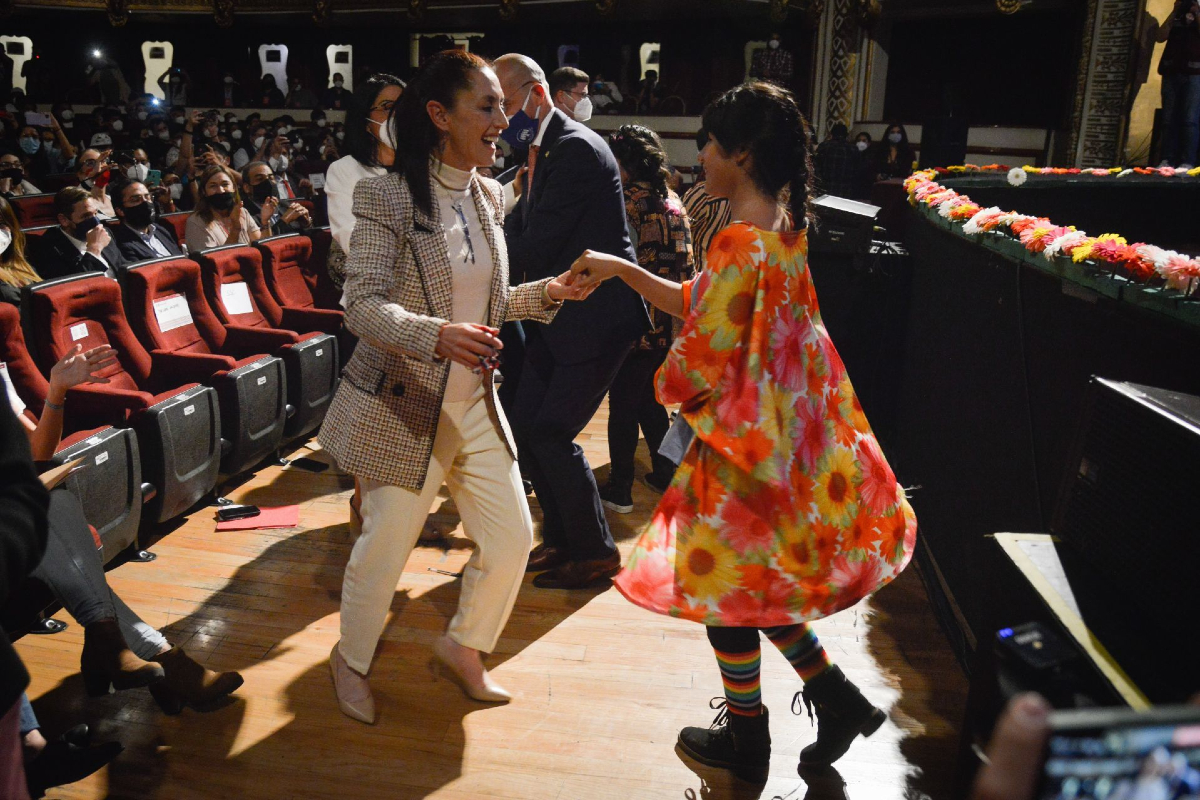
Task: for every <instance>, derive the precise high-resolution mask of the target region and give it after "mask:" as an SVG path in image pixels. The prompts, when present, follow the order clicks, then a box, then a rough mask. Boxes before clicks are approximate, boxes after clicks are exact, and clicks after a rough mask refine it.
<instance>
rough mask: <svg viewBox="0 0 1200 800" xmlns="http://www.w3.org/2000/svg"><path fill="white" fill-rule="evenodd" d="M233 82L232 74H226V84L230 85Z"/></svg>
mask: <svg viewBox="0 0 1200 800" xmlns="http://www.w3.org/2000/svg"><path fill="white" fill-rule="evenodd" d="M232 83H233V78H232V77H231V76H229V75H226V76H225V85H226V86H229V85H230V84H232Z"/></svg>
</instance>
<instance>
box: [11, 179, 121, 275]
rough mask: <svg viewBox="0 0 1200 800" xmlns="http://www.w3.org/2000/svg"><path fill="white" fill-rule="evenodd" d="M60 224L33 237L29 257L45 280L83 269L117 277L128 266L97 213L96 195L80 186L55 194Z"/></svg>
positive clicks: (67, 188)
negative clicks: (118, 272) (118, 271)
mask: <svg viewBox="0 0 1200 800" xmlns="http://www.w3.org/2000/svg"><path fill="white" fill-rule="evenodd" d="M54 210H55V211H56V212H57V213H58V227H57V228H51V229H50V230H48V231H46V232H45V233H44V234H42V235H41V236H39V237H36V238H34V239H33V240H32V241H30V245H29V261H30V263H31V264H33V267H34V269H36V270H37V271H38V274H39V275H41V276H42V277H43V278H45V279H46V280H50V279H51V278H62V277H64V276H66V275H75V274H78V273H81V272H103V273H104V274H105V275H107V276H109V277H110V278H115V277H116V274H117V270H119V269H123V268H124V267H125V263H126V262H125V259H124V258H123V257H122V256H121V251H120V249H118V248H117V243H116V242H114V241H113V240H112V237H111V236H110V235H109V233H108V229H107V228H106V227H105V226H104V224H103V223H102V222H101V221H100V218H99V217H98V216H97V211H98V207H97V203H96V199H95V198H94V197H92V195H91V194H90V193H89V192H88V191H87V190H86V189H83V188H81V187H79V186H68V187H66V188H64V189H60V190H59V192H58V194H56V195H54Z"/></svg>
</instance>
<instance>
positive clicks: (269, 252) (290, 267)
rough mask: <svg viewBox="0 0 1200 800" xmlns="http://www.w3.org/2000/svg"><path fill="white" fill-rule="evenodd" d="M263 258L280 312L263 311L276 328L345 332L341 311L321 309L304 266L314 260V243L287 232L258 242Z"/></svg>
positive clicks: (268, 283)
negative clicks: (315, 299)
mask: <svg viewBox="0 0 1200 800" xmlns="http://www.w3.org/2000/svg"><path fill="white" fill-rule="evenodd" d="M254 247H255V248H256V249H257V250H258V251H259V255H260V256H261V257H262V273H263V278H264V279H265V280H266V283H267V287H268V288H269V289H270V290H271V298H272V299H273V300H274V301H275V302H276V304H277V307H278V309H279V310H278V311H275V310H274V309H272V308H271V307H270V306H269V305H268V306H266V307H264V308H263V312H264V313H265V314H266V316H267V319H268V320H269V321H270V322H271V323H272V324H273V325H275V326H277V327H280V328H287V329H289V330H297V331H305V332H307V331H320V332H321V333H328V334H332V335H334V336H336V335H337V334H338V333H339V332H341V330H342V321H343V317H344V314H343V313H342V311H341V309H336V310H335V309H328V308H318V307H317V305H316V303H315V302H314V300H313V293H312V289H311V288H310V287H309V284H308V280H307V279H306V276H305V272H304V266H305V265H306V264H307V263H308V262H309V261H310V260H311V259H312V249H313V248H312V241H311V240H310V239H309V238H308V237H307V236H304V235H301V234H299V233H285V234H283V235H282V236H271V237H268V238H266V239H260V240H258V241H257V242H255V244H254Z"/></svg>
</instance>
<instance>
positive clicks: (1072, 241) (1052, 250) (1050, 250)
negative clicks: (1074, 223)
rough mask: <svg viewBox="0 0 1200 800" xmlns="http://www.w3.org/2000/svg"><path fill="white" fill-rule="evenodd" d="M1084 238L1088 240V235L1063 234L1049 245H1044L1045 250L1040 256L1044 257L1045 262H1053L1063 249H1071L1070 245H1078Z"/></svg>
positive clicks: (1075, 232)
mask: <svg viewBox="0 0 1200 800" xmlns="http://www.w3.org/2000/svg"><path fill="white" fill-rule="evenodd" d="M1086 238H1088V235H1087V234H1086V233H1084V232H1083V231H1071V232H1070V233H1064V234H1063V235H1062V236H1059V237H1058V238H1057V239H1055V240H1054V241H1052V242H1051V243H1050V244H1048V245H1046V249H1045V250H1043V251H1042V255H1043V256H1045V257H1046V260H1047V261H1053V260H1054V259H1055V258H1057V257H1058V256H1061V255H1062V253H1063V248H1064V247H1071V246H1072V245H1076V244H1079V243H1080V242H1082V241H1083V240H1084V239H1086Z"/></svg>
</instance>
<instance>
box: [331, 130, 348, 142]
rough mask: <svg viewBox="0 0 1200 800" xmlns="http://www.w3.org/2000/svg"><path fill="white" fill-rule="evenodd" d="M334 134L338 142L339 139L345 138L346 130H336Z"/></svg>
mask: <svg viewBox="0 0 1200 800" xmlns="http://www.w3.org/2000/svg"><path fill="white" fill-rule="evenodd" d="M334 136H336V137H337V139H338V141H339V142H340V141H342V140H343V139H345V138H346V132H345V131H338V132H337V133H335V134H334Z"/></svg>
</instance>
